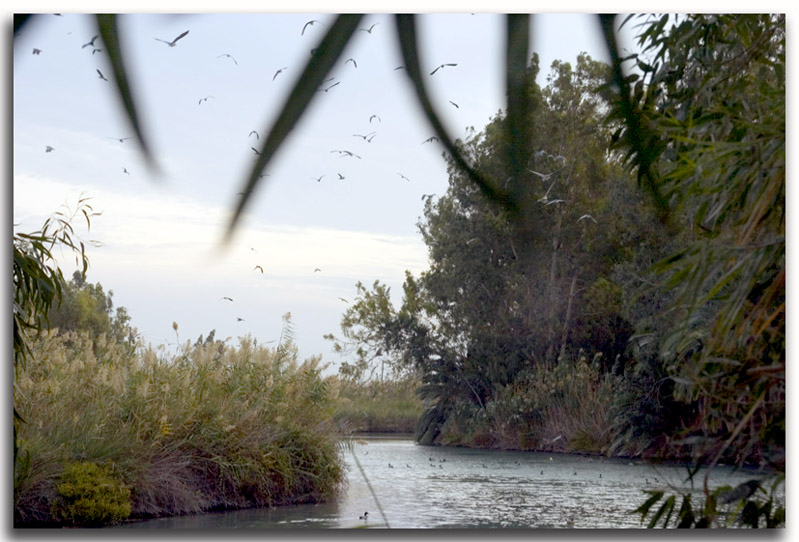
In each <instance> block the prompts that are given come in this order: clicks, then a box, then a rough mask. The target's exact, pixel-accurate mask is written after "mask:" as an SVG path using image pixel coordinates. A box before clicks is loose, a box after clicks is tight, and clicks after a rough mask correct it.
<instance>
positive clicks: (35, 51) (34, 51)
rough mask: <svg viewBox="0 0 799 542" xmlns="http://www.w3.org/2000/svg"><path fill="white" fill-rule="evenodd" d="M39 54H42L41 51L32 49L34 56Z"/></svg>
mask: <svg viewBox="0 0 799 542" xmlns="http://www.w3.org/2000/svg"><path fill="white" fill-rule="evenodd" d="M41 52H42V50H41V49H37V48H36V47H34V48H33V54H34V55H38V54H41Z"/></svg>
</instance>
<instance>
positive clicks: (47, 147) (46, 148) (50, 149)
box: [44, 145, 55, 152]
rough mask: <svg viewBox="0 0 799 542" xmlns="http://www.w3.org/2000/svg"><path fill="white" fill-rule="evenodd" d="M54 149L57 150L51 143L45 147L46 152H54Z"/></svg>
mask: <svg viewBox="0 0 799 542" xmlns="http://www.w3.org/2000/svg"><path fill="white" fill-rule="evenodd" d="M54 150H55V149H54V148H53V147H51V146H50V145H47V146H46V147H45V148H44V152H53V151H54Z"/></svg>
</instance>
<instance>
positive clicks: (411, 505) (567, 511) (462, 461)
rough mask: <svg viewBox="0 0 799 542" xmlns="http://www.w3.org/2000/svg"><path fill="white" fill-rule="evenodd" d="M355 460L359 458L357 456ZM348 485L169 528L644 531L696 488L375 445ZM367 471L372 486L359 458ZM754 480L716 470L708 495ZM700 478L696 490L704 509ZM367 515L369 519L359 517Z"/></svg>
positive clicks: (359, 444)
mask: <svg viewBox="0 0 799 542" xmlns="http://www.w3.org/2000/svg"><path fill="white" fill-rule="evenodd" d="M353 454H354V457H353ZM346 458H347V464H348V467H349V473H348V474H349V477H348V478H349V482H348V485H347V487H346V489H345V491H344V492H343V494H342V496H341V497H340V499H339V500H338V501H337V502H332V503H324V504H318V505H302V506H287V507H277V508H271V509H254V510H241V511H235V512H226V513H218V514H204V515H200V516H187V517H182V518H163V519H159V520H152V521H146V522H140V523H135V524H130V525H127V527H164V528H192V529H204V528H244V529H246V528H353V527H363V526H367V527H378V528H379V527H391V528H464V527H501V528H565V527H575V528H639V527H641V524H640V516H639V515H637V514H632V513H631V512H630V511H631V510H633V509H634V508H635V507H637V506H638V505H640V504H641V503H642V502H643V501H644V499H645V497H646V495H645V494H644V493H643V490H645V489H663V490H667V491H668V490H672V491H673V490H674V488H679V489H689V488H690V483H689V482H686V475H687V471H686V469H685V468H683V467H679V466H674V465H669V466H651V465H648V464H645V463H642V462H630V461H627V460H619V459H608V458H597V457H584V456H577V455H569V454H547V453H536V452H510V451H494V450H473V449H467V448H449V447H447V448H441V447H427V446H418V445H416V444H415V443H414V442H413V441H412V440H411V439H409V438H367V439H359V440H358V441H355V442H353V443H352V446H351V451H348V452H347V453H346ZM355 458H357V461H358V462H359V463H360V465H361V467H362V468H363V474H365V476H366V478H367V479H368V482H369V484H371V487H372V490H373V491H374V495H373V494H372V490H370V488H369V485H368V484H367V483H366V481H365V480H364V476H363V475H362V474H361V471H360V469H359V468H358V466H357V464H356V460H355ZM752 477H753V473H752V472H740V471H734V470H733V469H727V468H721V469H716V470H714V472H713V475H712V476H711V478H710V483H709V485H710V487H711V488H714V487H718V486H720V485H724V484H728V485H732V486H734V485H737V484H738V483H741V482H743V481H746V480H748V479H751V478H752ZM702 480H703V479H702V477H701V475H700V476H699V477H697V478H696V485H697V487H696V488H695V491H696V493H697V498H696V499H694V502H700V501H699V497H700V495H701V484H702ZM365 511H368V512H369V514H368V516H367V519H366V520H363V519H359V517H361V516H363V515H364V512H365Z"/></svg>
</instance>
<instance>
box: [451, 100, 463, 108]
mask: <svg viewBox="0 0 799 542" xmlns="http://www.w3.org/2000/svg"><path fill="white" fill-rule="evenodd" d="M449 103H451V104H452V105H454V106H455V108H456V109H460V108H461V106H459V105H458V104H456V103H455V102H453V101H452V100H450V101H449Z"/></svg>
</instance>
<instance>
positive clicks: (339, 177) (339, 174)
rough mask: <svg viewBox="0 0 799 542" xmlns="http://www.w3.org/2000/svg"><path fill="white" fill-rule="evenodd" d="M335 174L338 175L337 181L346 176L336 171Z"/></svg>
mask: <svg viewBox="0 0 799 542" xmlns="http://www.w3.org/2000/svg"><path fill="white" fill-rule="evenodd" d="M337 175H338V180H339V181H343V180H344V179H346V177H345V176H344V175H342V174H341V173H337Z"/></svg>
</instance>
